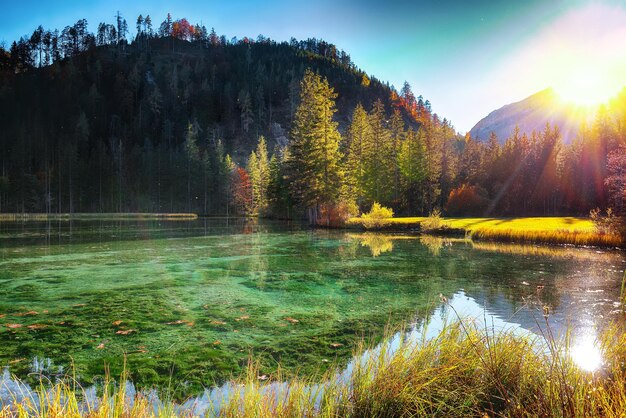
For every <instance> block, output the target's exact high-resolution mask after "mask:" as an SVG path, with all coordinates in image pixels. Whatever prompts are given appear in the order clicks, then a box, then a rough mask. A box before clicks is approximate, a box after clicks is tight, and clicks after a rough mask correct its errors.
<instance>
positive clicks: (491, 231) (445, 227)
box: [348, 216, 623, 247]
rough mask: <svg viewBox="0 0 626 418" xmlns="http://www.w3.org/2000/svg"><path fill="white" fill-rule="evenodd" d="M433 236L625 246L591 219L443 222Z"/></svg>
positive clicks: (395, 221)
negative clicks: (463, 236) (444, 235)
mask: <svg viewBox="0 0 626 418" xmlns="http://www.w3.org/2000/svg"><path fill="white" fill-rule="evenodd" d="M427 219H428V217H406V218H389V219H385V223H386V226H385V227H384V229H386V230H393V229H421V225H422V223H423V222H424V221H426V220H427ZM348 226H349V227H357V228H361V227H362V222H361V219H360V218H352V219H350V220H349V221H348ZM430 232H432V233H449V232H456V233H459V234H464V235H465V236H467V237H470V238H472V239H474V240H494V241H504V242H520V243H544V244H571V245H588V246H601V247H618V246H622V245H623V242H622V239H621V237H620V236H618V235H616V234H607V233H602V232H599V231H598V230H597V229H596V227H595V225H594V223H593V222H592V221H591V220H590V219H589V218H581V217H571V216H567V217H522V218H442V219H441V225H440V227H439V228H437V229H436V230H433V231H430Z"/></svg>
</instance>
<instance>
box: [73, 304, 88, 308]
mask: <svg viewBox="0 0 626 418" xmlns="http://www.w3.org/2000/svg"><path fill="white" fill-rule="evenodd" d="M73 306H74V308H80V307H82V306H87V304H86V303H77V304H76V305H73Z"/></svg>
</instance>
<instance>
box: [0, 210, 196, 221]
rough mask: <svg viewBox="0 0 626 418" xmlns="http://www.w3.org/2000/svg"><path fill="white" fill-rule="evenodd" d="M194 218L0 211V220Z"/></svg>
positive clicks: (186, 215) (188, 215)
mask: <svg viewBox="0 0 626 418" xmlns="http://www.w3.org/2000/svg"><path fill="white" fill-rule="evenodd" d="M118 219H119V220H152V219H163V220H195V219H198V214H196V213H150V212H137V213H136V212H127V213H115V212H107V213H86V212H81V213H0V221H70V220H94V221H98V220H118Z"/></svg>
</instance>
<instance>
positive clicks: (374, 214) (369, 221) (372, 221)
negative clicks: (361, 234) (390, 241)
mask: <svg viewBox="0 0 626 418" xmlns="http://www.w3.org/2000/svg"><path fill="white" fill-rule="evenodd" d="M391 218H393V210H391V209H390V208H386V207H384V206H381V205H380V203H378V202H374V204H372V208H371V209H370V211H369V212H368V213H364V214H363V215H361V223H362V224H363V226H364V227H365V228H366V229H381V228H384V227H386V226H388V225H390V224H391V221H390V219H391Z"/></svg>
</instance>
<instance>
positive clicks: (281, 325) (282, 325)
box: [278, 322, 289, 327]
mask: <svg viewBox="0 0 626 418" xmlns="http://www.w3.org/2000/svg"><path fill="white" fill-rule="evenodd" d="M278 326H279V327H288V326H289V324H285V323H284V322H283V323H280V324H278Z"/></svg>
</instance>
